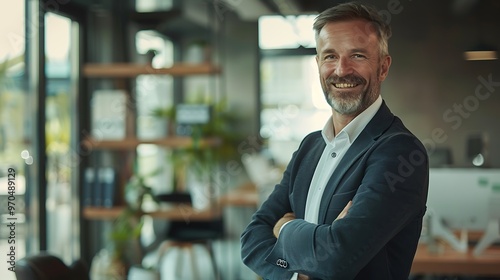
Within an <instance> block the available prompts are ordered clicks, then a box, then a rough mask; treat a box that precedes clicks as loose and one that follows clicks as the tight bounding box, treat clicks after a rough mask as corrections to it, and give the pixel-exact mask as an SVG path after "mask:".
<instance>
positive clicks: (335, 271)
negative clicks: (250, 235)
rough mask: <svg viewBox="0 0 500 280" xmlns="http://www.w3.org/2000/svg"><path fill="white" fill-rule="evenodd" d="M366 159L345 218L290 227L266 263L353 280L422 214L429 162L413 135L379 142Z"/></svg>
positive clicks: (297, 220) (404, 135) (296, 224)
mask: <svg viewBox="0 0 500 280" xmlns="http://www.w3.org/2000/svg"><path fill="white" fill-rule="evenodd" d="M365 156H366V157H367V158H366V164H363V165H362V166H358V168H360V169H362V170H359V172H364V177H363V179H362V183H361V185H360V186H359V188H358V190H357V192H356V194H355V195H354V197H353V205H352V206H351V208H350V210H349V212H348V214H347V215H346V216H345V217H344V218H343V219H339V220H336V221H334V222H333V223H332V224H331V225H328V224H326V225H317V224H313V223H308V222H306V221H304V220H301V219H296V220H293V221H291V222H289V223H288V224H287V225H286V226H285V227H283V229H282V231H281V233H280V236H279V238H278V240H277V242H276V245H275V246H274V247H273V248H272V250H271V252H270V254H269V256H268V258H267V259H266V260H267V261H268V262H270V263H272V262H274V261H275V260H276V259H284V260H286V262H287V265H288V270H289V271H291V272H300V273H304V274H306V275H309V276H312V277H315V278H321V279H353V278H354V277H355V276H356V275H357V274H358V272H359V271H360V270H361V269H362V268H363V267H364V266H365V265H366V264H367V263H368V262H369V261H370V260H371V259H372V258H373V257H374V256H375V255H376V254H377V253H378V252H379V251H380V250H381V249H382V247H383V246H385V245H386V244H387V243H388V241H389V240H390V239H391V238H393V237H394V236H395V235H396V234H397V233H398V232H399V231H401V229H402V228H403V227H405V225H407V224H408V223H410V222H411V221H413V220H414V219H415V218H416V217H418V216H419V215H422V212H425V202H426V198H427V185H428V159H427V154H426V152H425V149H424V148H423V146H422V145H421V143H420V142H419V141H418V140H417V139H416V138H415V137H414V136H413V135H411V134H409V133H398V134H393V135H391V136H387V137H385V138H384V137H381V138H380V139H378V141H377V142H376V144H375V145H374V146H372V147H371V148H370V149H369V150H368V151H367V154H366V155H365ZM267 245H269V246H271V245H272V242H269V243H268V244H267ZM275 279H283V278H275Z"/></svg>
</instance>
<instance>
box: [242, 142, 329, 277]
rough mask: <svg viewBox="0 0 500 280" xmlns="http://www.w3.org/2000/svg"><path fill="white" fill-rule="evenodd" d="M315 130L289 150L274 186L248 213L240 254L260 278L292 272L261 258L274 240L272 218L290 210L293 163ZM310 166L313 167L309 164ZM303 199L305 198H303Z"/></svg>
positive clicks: (309, 143) (288, 275) (278, 217)
mask: <svg viewBox="0 0 500 280" xmlns="http://www.w3.org/2000/svg"><path fill="white" fill-rule="evenodd" d="M318 137H320V134H319V133H311V134H310V135H308V136H307V137H305V138H304V140H303V141H302V143H301V144H300V145H299V148H298V149H297V151H296V152H294V153H293V155H292V158H291V160H290V162H289V163H288V166H287V168H286V170H285V172H284V173H283V178H282V180H281V182H280V183H279V184H277V185H276V186H275V187H274V190H273V192H272V193H271V194H270V196H269V197H268V198H267V200H266V201H265V202H264V203H263V204H262V205H261V207H260V208H259V209H258V210H257V212H256V213H255V214H254V215H253V216H252V220H251V222H250V223H249V225H248V226H247V228H246V229H245V230H244V231H243V233H242V235H241V240H240V241H241V257H242V260H243V263H244V264H245V265H247V266H248V267H249V268H251V269H252V270H253V271H254V272H256V273H257V274H258V275H260V276H262V277H264V279H290V278H291V277H292V275H293V272H291V271H289V270H288V269H287V265H286V264H283V263H276V262H274V263H269V262H266V261H265V258H266V257H267V256H268V255H269V254H270V253H271V250H272V248H273V247H274V245H275V243H276V240H277V239H276V237H274V234H273V228H274V225H275V224H276V222H277V221H278V220H279V219H280V218H281V217H283V215H285V213H288V212H294V210H293V203H291V202H290V199H289V198H290V196H291V193H292V192H293V182H294V179H293V178H294V177H295V176H296V173H297V170H296V169H297V165H296V163H297V164H298V163H299V162H301V161H302V158H303V154H304V153H306V152H307V151H309V150H310V147H311V146H312V145H313V142H314V141H315V139H317V138H318ZM312 168H313V170H314V167H312ZM304 201H305V198H304Z"/></svg>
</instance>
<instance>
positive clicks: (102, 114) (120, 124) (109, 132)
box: [91, 90, 127, 140]
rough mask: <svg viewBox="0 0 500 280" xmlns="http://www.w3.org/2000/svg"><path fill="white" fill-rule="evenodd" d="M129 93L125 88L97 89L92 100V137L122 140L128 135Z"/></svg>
mask: <svg viewBox="0 0 500 280" xmlns="http://www.w3.org/2000/svg"><path fill="white" fill-rule="evenodd" d="M126 116H127V94H126V92H125V91H123V90H96V91H94V93H93V97H92V101H91V118H92V130H91V134H92V137H94V138H95V139H99V140H122V139H124V138H125V136H126Z"/></svg>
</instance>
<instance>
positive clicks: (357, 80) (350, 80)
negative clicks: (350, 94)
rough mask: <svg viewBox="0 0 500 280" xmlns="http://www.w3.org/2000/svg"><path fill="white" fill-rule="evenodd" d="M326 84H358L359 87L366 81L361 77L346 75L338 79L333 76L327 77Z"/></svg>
mask: <svg viewBox="0 0 500 280" xmlns="http://www.w3.org/2000/svg"><path fill="white" fill-rule="evenodd" d="M326 82H327V83H329V84H341V83H346V84H359V85H364V84H366V80H365V79H364V78H363V77H360V76H356V75H347V76H344V77H339V76H337V75H333V76H330V77H328V78H327V79H326Z"/></svg>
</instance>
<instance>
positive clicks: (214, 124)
mask: <svg viewBox="0 0 500 280" xmlns="http://www.w3.org/2000/svg"><path fill="white" fill-rule="evenodd" d="M226 107H227V106H226V102H225V101H224V100H223V101H221V102H219V103H216V104H214V105H213V108H212V109H213V110H212V118H211V120H210V121H209V122H207V123H205V124H194V125H192V127H191V131H192V133H191V135H190V137H191V138H192V140H193V141H192V143H193V144H192V145H191V146H189V147H185V148H181V149H176V150H175V151H173V155H172V159H173V162H174V168H175V170H176V190H178V191H179V190H180V191H188V192H190V193H191V196H192V199H193V207H194V208H195V209H203V208H206V207H208V206H209V203H210V202H211V201H210V199H211V198H213V196H212V194H213V193H216V192H217V190H214V189H211V188H212V187H213V186H210V183H211V182H210V181H211V179H212V178H211V177H213V174H215V173H214V172H215V171H216V170H217V168H219V165H220V163H222V162H224V161H227V160H236V159H239V156H238V153H237V150H236V148H235V147H237V145H238V143H239V142H240V140H241V135H239V134H238V133H237V124H238V123H239V118H238V116H237V114H235V113H233V112H229V111H227V110H226ZM203 138H216V139H218V140H219V141H218V142H219V143H220V144H219V145H217V146H215V147H214V146H205V145H203V143H204V142H203V141H202V139H203Z"/></svg>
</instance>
